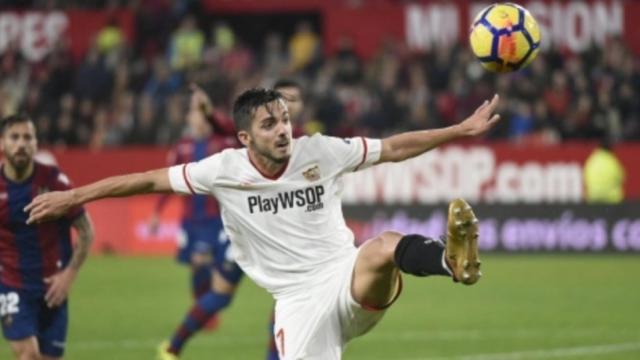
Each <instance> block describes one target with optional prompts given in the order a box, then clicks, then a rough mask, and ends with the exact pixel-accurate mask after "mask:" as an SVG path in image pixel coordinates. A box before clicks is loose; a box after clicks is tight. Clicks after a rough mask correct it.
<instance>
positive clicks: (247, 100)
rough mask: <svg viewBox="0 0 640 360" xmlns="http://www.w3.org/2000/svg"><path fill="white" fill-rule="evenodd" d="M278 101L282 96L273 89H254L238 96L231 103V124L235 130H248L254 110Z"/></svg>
mask: <svg viewBox="0 0 640 360" xmlns="http://www.w3.org/2000/svg"><path fill="white" fill-rule="evenodd" d="M278 99H282V95H281V94H280V93H279V92H277V91H275V90H273V89H265V88H254V89H249V90H247V91H245V92H243V93H242V94H240V96H238V98H237V99H236V101H235V102H234V103H233V122H234V124H235V126H236V130H238V131H239V130H245V131H246V130H249V128H251V119H252V118H253V115H254V114H255V112H256V110H257V109H258V108H259V107H260V106H262V105H265V104H268V103H270V102H273V101H276V100H278Z"/></svg>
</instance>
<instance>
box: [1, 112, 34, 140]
mask: <svg viewBox="0 0 640 360" xmlns="http://www.w3.org/2000/svg"><path fill="white" fill-rule="evenodd" d="M26 122H31V118H30V117H29V116H27V114H21V113H19V114H13V115H9V116H5V117H4V118H2V120H0V135H4V132H5V130H6V129H7V128H8V127H9V126H11V125H14V124H19V123H26Z"/></svg>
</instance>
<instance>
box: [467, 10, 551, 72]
mask: <svg viewBox="0 0 640 360" xmlns="http://www.w3.org/2000/svg"><path fill="white" fill-rule="evenodd" d="M469 43H470V44H471V50H472V51H473V53H474V55H475V56H476V57H477V58H478V60H480V64H482V66H483V67H484V68H485V69H487V70H489V71H493V72H500V73H504V72H511V71H515V70H518V69H522V68H523V67H525V66H527V65H529V63H531V61H532V60H533V59H535V57H536V55H538V50H539V48H540V28H539V27H538V23H537V22H536V20H535V19H534V18H533V16H531V14H530V13H529V11H527V9H525V8H523V7H522V6H520V5H516V4H513V3H498V4H493V5H491V6H488V7H486V8H485V9H483V10H482V11H481V12H480V13H479V14H478V15H477V16H476V18H475V19H474V20H473V24H472V25H471V33H470V34H469Z"/></svg>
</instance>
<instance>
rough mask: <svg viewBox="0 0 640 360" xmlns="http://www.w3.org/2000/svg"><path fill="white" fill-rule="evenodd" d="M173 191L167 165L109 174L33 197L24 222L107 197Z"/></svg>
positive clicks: (62, 213)
mask: <svg viewBox="0 0 640 360" xmlns="http://www.w3.org/2000/svg"><path fill="white" fill-rule="evenodd" d="M170 191H172V189H171V183H170V182H169V170H168V169H167V168H164V169H158V170H151V171H147V172H144V173H134V174H127V175H120V176H113V177H109V178H106V179H103V180H100V181H97V182H95V183H92V184H89V185H85V186H81V187H78V188H75V189H71V190H67V191H53V192H49V193H45V194H41V195H38V196H36V198H35V199H33V201H31V203H30V204H29V205H27V206H26V207H25V208H24V211H27V212H29V219H27V224H35V223H40V222H43V221H49V220H53V219H56V218H59V217H60V216H62V215H64V214H65V213H66V212H67V211H68V210H69V209H70V208H72V207H75V206H79V205H82V204H85V203H88V202H91V201H94V200H98V199H102V198H108V197H125V196H131V195H137V194H149V193H166V192H170Z"/></svg>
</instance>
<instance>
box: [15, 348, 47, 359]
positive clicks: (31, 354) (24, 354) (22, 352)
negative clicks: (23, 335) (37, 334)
mask: <svg viewBox="0 0 640 360" xmlns="http://www.w3.org/2000/svg"><path fill="white" fill-rule="evenodd" d="M16 355H18V356H17V358H18V360H41V359H42V357H41V356H40V351H38V349H35V348H34V347H33V346H25V347H23V348H20V349H19V350H18V352H17V354H16Z"/></svg>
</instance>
